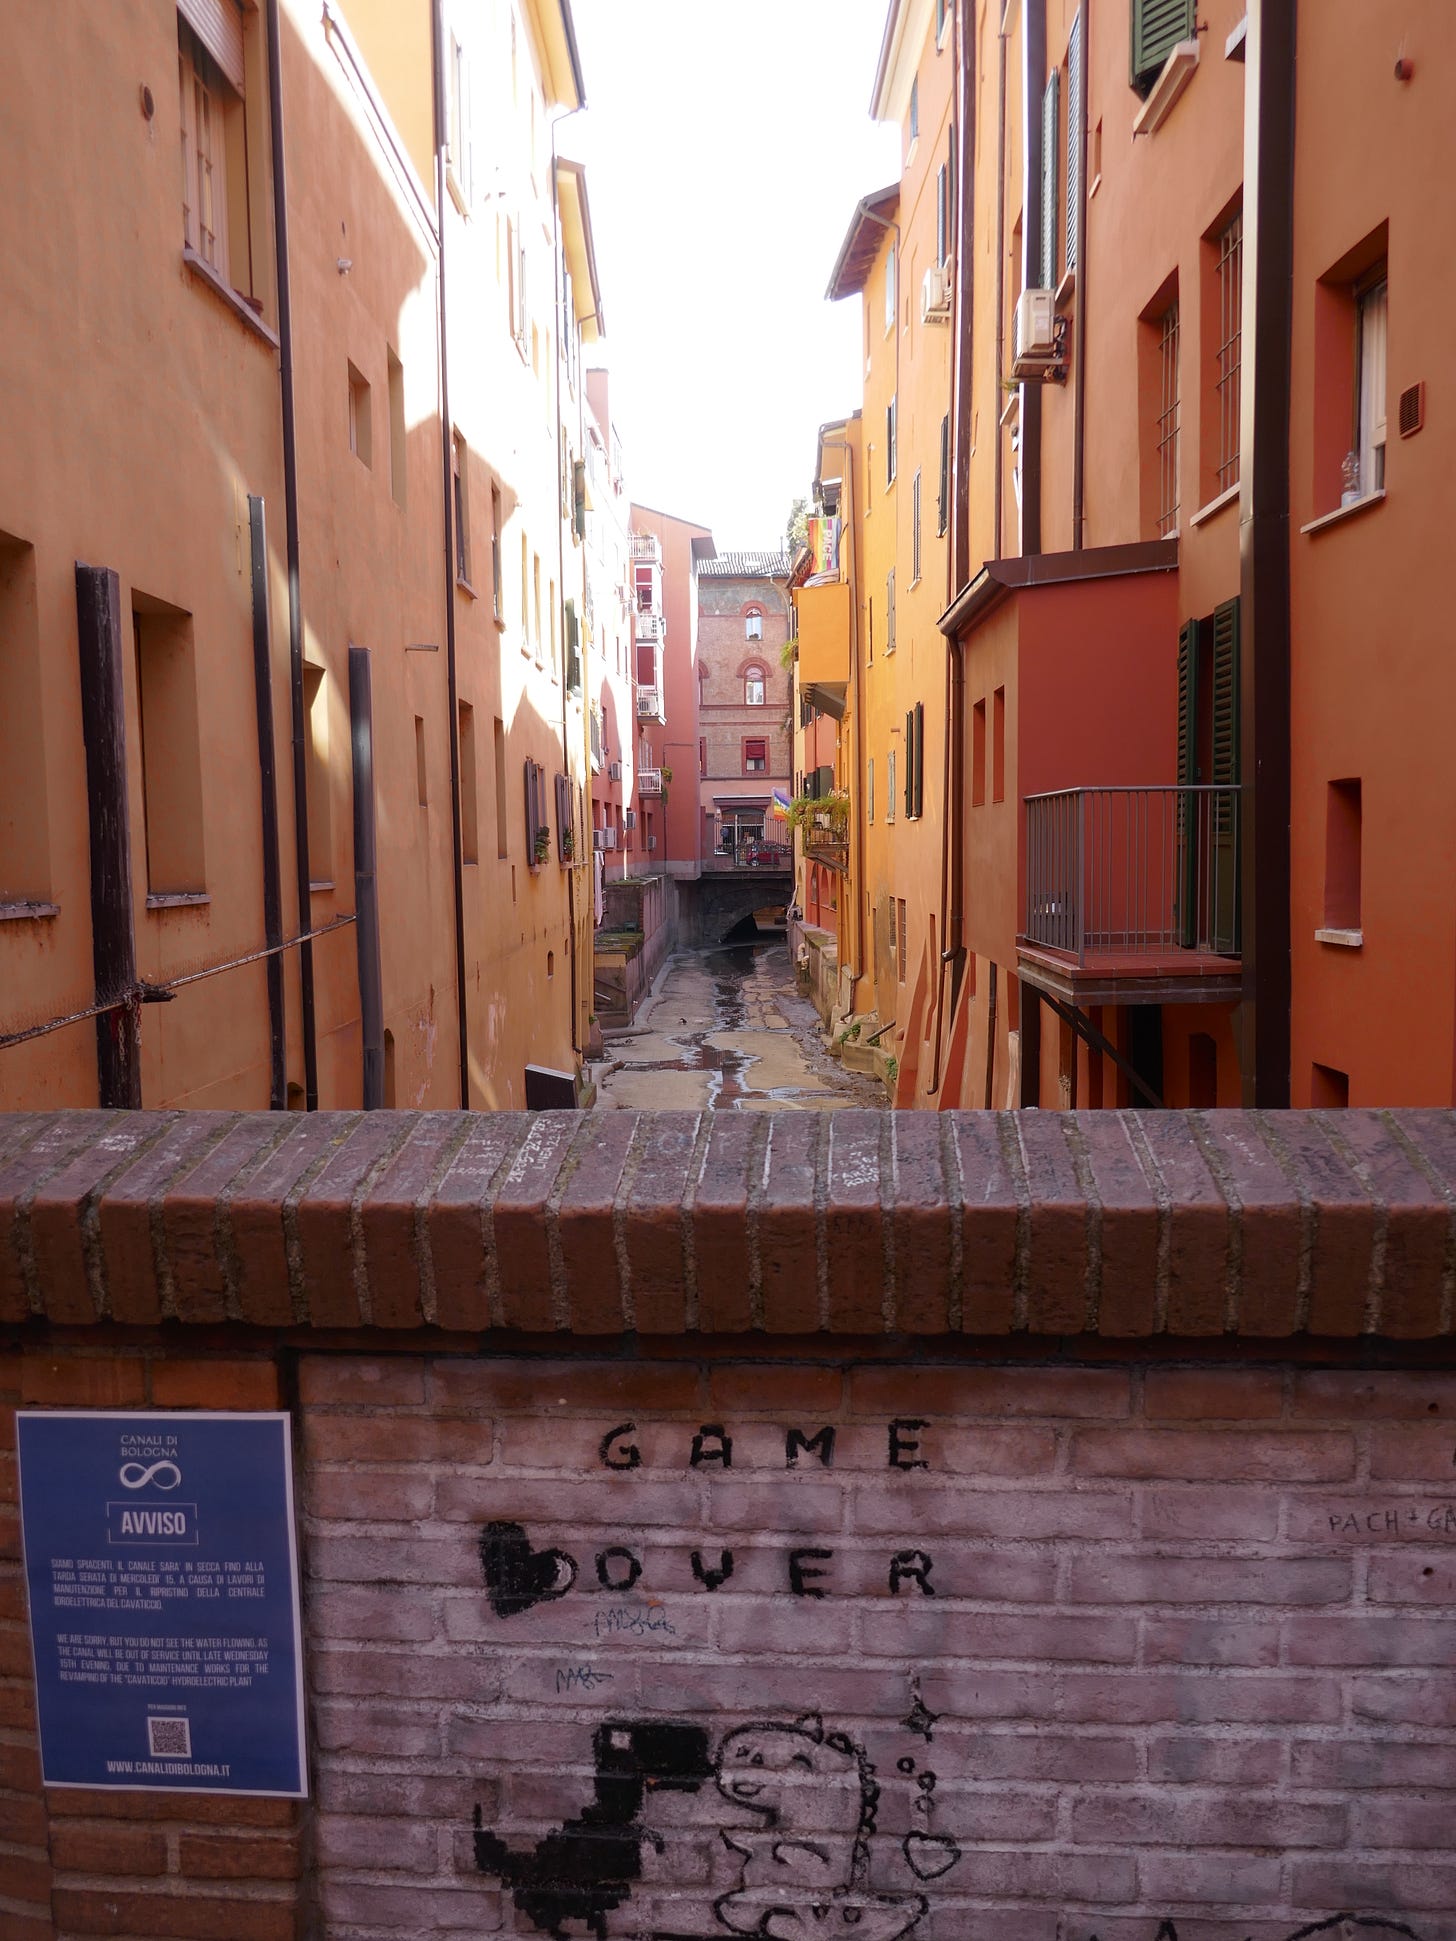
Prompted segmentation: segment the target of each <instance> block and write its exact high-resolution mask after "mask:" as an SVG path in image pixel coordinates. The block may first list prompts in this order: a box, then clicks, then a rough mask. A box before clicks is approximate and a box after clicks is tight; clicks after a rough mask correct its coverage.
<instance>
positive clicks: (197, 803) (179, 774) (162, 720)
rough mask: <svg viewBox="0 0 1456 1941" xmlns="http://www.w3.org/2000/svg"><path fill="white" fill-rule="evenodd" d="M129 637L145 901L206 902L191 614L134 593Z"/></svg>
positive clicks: (200, 768) (195, 679)
mask: <svg viewBox="0 0 1456 1941" xmlns="http://www.w3.org/2000/svg"><path fill="white" fill-rule="evenodd" d="M132 634H133V638H134V640H135V644H136V691H137V731H138V732H137V740H138V741H139V743H140V745H141V768H142V816H143V835H144V840H145V844H146V855H147V895H148V900H149V901H150V900H151V899H152V898H155V897H162V898H170V897H189V896H201V895H205V894H206V890H207V882H206V872H205V868H204V857H203V846H202V751H201V748H200V745H199V740H198V729H197V663H196V658H195V655H194V653H193V638H192V615H191V614H190V613H184V612H182V611H181V609H180V608H177V607H173V606H168V605H166V604H165V602H163V601H161V600H154V599H152V598H150V597H149V596H147V595H145V594H133V596H132ZM307 671H308V670H307V669H305V673H307ZM311 779H312V778H310V780H311ZM312 806H313V804H312V796H310V803H309V807H310V820H312V813H311V812H312ZM315 873H317V872H315Z"/></svg>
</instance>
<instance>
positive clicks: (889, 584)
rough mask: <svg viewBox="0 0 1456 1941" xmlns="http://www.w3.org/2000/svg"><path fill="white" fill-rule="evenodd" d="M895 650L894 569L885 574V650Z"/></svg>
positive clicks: (887, 651)
mask: <svg viewBox="0 0 1456 1941" xmlns="http://www.w3.org/2000/svg"><path fill="white" fill-rule="evenodd" d="M894 651H895V569H894V567H893V566H892V567H891V568H890V570H889V572H888V573H886V575H885V652H886V653H887V654H893V653H894Z"/></svg>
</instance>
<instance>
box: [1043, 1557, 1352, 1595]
mask: <svg viewBox="0 0 1456 1941" xmlns="http://www.w3.org/2000/svg"><path fill="white" fill-rule="evenodd" d="M1350 1588H1351V1572H1350V1566H1349V1564H1348V1563H1345V1562H1343V1561H1334V1560H1331V1561H1329V1562H1324V1561H1322V1560H1320V1559H1298V1558H1288V1557H1278V1558H1271V1557H1170V1556H1166V1555H1164V1556H1158V1557H1130V1556H1118V1555H1117V1554H1116V1553H1115V1552H1113V1553H1107V1552H1103V1553H1102V1554H1101V1555H1098V1556H1094V1557H1074V1558H1073V1559H1072V1574H1071V1583H1070V1589H1069V1591H1068V1596H1069V1597H1070V1599H1071V1601H1072V1602H1073V1603H1086V1604H1340V1603H1344V1602H1345V1601H1346V1600H1347V1599H1348V1598H1349V1596H1350Z"/></svg>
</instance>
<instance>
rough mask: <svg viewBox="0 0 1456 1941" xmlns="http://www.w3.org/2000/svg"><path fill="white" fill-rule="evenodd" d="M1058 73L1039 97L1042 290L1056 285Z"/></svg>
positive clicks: (1059, 96)
mask: <svg viewBox="0 0 1456 1941" xmlns="http://www.w3.org/2000/svg"><path fill="white" fill-rule="evenodd" d="M1061 86H1062V73H1061V69H1060V68H1056V67H1054V68H1053V69H1052V71H1051V73H1050V74H1049V75H1048V76H1047V80H1046V88H1045V90H1044V92H1043V94H1042V97H1041V274H1040V276H1039V277H1038V279H1037V280H1038V282H1039V284H1040V286H1041V288H1042V289H1043V290H1054V289H1055V288H1056V284H1057V240H1058V236H1059V232H1060V224H1059V220H1058V218H1059V215H1060V211H1059V210H1058V208H1057V191H1058V187H1059V184H1058V181H1057V151H1058V149H1059V147H1060V146H1061Z"/></svg>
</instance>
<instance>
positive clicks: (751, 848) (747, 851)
mask: <svg viewBox="0 0 1456 1941" xmlns="http://www.w3.org/2000/svg"><path fill="white" fill-rule="evenodd" d="M793 867H794V852H793V850H792V849H790V848H789V846H788V844H787V843H781V842H766V841H763V840H761V839H758V838H753V839H751V840H748V841H745V842H738V843H731V844H729V845H728V846H727V847H724V848H720V849H715V850H713V851H712V852H711V853H710V854H709V855H707V856H705V857H704V858H703V868H704V869H705V870H730V869H732V870H738V869H772V870H791V869H792V868H793Z"/></svg>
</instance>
